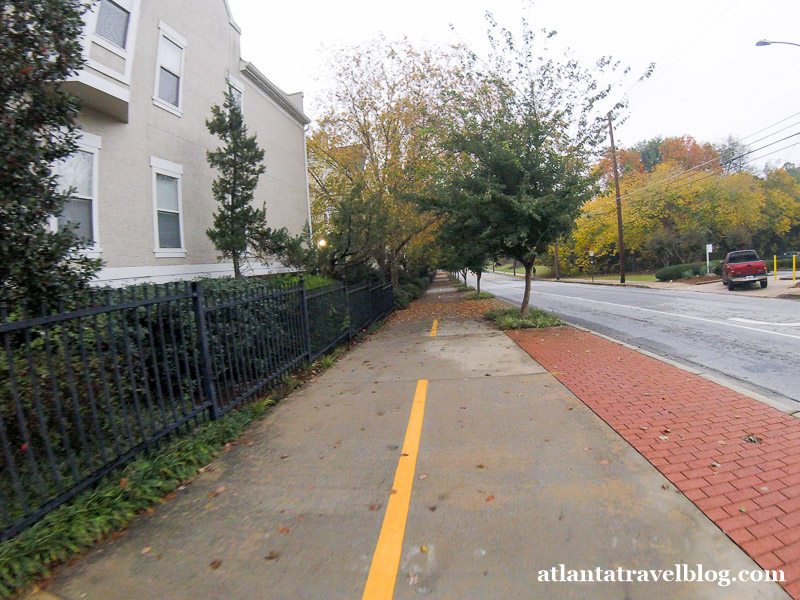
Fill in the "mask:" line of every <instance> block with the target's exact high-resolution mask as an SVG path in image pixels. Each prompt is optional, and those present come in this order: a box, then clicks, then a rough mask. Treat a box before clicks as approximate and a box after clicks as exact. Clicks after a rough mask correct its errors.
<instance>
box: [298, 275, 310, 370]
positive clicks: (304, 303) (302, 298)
mask: <svg viewBox="0 0 800 600" xmlns="http://www.w3.org/2000/svg"><path fill="white" fill-rule="evenodd" d="M300 305H301V308H302V309H303V314H302V317H303V318H302V321H303V335H304V336H305V344H306V354H308V362H311V357H312V356H313V354H312V353H311V327H310V324H309V323H310V319H309V318H308V298H307V297H306V280H305V278H304V277H303V274H302V273H300Z"/></svg>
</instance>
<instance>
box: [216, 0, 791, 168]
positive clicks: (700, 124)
mask: <svg viewBox="0 0 800 600" xmlns="http://www.w3.org/2000/svg"><path fill="white" fill-rule="evenodd" d="M229 2H230V5H231V9H232V10H233V13H234V17H235V19H236V21H237V23H238V24H239V25H240V26H241V27H242V56H243V58H244V59H245V60H249V61H251V62H253V63H255V64H256V65H257V66H258V68H259V69H260V70H261V71H262V72H263V73H264V74H265V75H266V76H267V77H268V78H269V79H271V80H272V81H273V82H274V83H275V84H277V85H278V86H279V87H281V88H282V89H284V90H285V91H287V92H289V93H292V92H297V91H303V92H305V99H306V109H307V110H306V112H307V113H308V114H309V116H310V117H312V118H314V117H315V116H316V114H315V112H316V111H315V109H314V106H315V99H316V98H317V97H318V95H319V92H320V90H321V89H323V88H324V86H325V61H326V54H325V50H324V48H325V47H328V48H330V47H336V46H337V45H342V44H346V45H349V44H354V43H358V42H362V41H368V40H370V39H372V38H374V37H375V36H377V35H378V34H379V33H383V34H385V35H386V37H387V38H389V39H400V38H402V37H403V36H407V37H408V38H409V39H410V40H412V41H414V42H419V43H425V44H452V43H457V42H461V43H466V44H468V45H469V46H470V47H472V48H473V49H474V50H476V51H478V53H479V54H484V55H485V50H486V21H485V18H484V14H485V12H486V10H487V9H489V10H491V11H492V12H493V13H494V15H495V16H496V17H497V19H498V20H499V21H500V22H501V24H503V25H505V26H508V27H509V28H514V27H516V26H517V24H518V23H519V21H520V17H521V16H523V15H524V16H529V19H530V22H531V23H532V25H533V27H534V28H535V29H541V28H548V29H555V30H556V31H558V38H557V39H558V40H560V42H559V43H560V44H562V45H563V46H564V47H566V46H568V47H569V48H571V49H572V51H573V52H574V54H575V56H576V57H578V58H580V59H581V60H582V61H583V62H584V64H587V65H588V64H589V63H590V62H593V61H594V59H596V58H598V57H599V56H601V55H604V54H610V55H613V56H614V57H615V58H618V59H621V60H622V61H623V63H624V64H628V65H630V66H631V67H632V68H633V71H634V72H637V73H638V72H641V71H643V70H644V69H645V67H646V65H647V64H648V63H649V62H655V63H656V71H655V73H654V74H653V76H652V77H651V78H650V79H649V80H647V81H646V82H645V83H643V84H638V85H634V84H635V79H634V78H631V79H630V81H629V83H628V84H627V85H625V86H623V88H622V89H621V90H620V92H619V93H620V94H621V93H623V92H625V91H626V90H627V91H628V96H629V97H630V100H631V103H630V112H629V116H628V120H627V122H625V123H623V124H622V125H621V126H619V128H618V131H616V132H615V135H616V138H617V144H618V145H619V146H627V145H633V144H635V143H636V142H638V141H640V140H644V139H648V138H651V137H654V136H657V135H660V136H664V137H666V136H679V135H691V136H694V137H695V138H696V139H697V140H698V141H710V142H714V143H719V142H722V141H724V140H725V138H727V137H728V136H729V135H734V136H737V137H739V138H743V141H744V143H746V144H749V145H750V147H751V149H755V148H759V147H761V146H764V145H766V144H770V143H772V142H775V141H776V140H778V139H780V138H782V137H785V136H787V135H791V134H792V133H796V132H800V114H797V115H796V116H795V117H794V118H790V119H788V120H785V121H783V122H781V123H779V124H776V123H778V122H779V121H782V120H783V119H785V118H786V117H790V116H792V115H795V114H796V113H800V47H798V46H790V45H772V46H766V47H756V45H755V43H756V41H758V40H759V39H762V38H766V39H770V40H780V41H788V42H796V43H800V0H668V1H662V2H654V1H653V0H608V1H606V2H599V1H597V0H538V1H536V2H534V3H533V6H532V8H531V9H530V11H529V10H528V8H526V6H527V5H526V4H525V3H524V2H523V1H522V0H494V1H492V2H491V3H490V2H486V1H477V0H404V1H402V2H392V3H382V2H374V1H368V0H338V1H337V2H332V1H331V0H326V1H324V2H321V1H318V0H307V1H305V2H263V1H262V0H229ZM528 13H529V14H528ZM450 24H452V25H453V27H454V28H455V33H454V32H453V31H451V27H450ZM631 85H633V87H632V88H631ZM629 88H630V89H629ZM795 123H797V125H794V124H795ZM774 124H776V125H774ZM773 125H774V127H772V128H770V129H767V130H766V131H762V132H760V133H757V132H759V131H760V130H762V129H764V128H767V127H770V126H773ZM791 125H794V126H793V127H789V126H791ZM786 127H788V128H787V129H785V130H784V131H780V132H779V131H778V130H779V129H782V128H786ZM769 134H774V135H773V136H772V137H768V138H767V139H764V140H762V141H758V140H759V138H762V137H764V136H768V135H769ZM798 143H800V135H798V136H796V137H794V138H790V139H788V140H786V141H784V142H778V143H775V144H774V145H771V146H768V147H766V148H764V149H763V150H761V151H759V152H755V153H754V154H753V155H751V156H752V157H754V158H755V157H762V156H763V157H764V158H763V159H761V160H758V161H757V163H758V164H759V165H763V163H764V161H765V160H769V161H773V162H775V163H777V164H783V162H786V161H792V162H795V163H800V145H797V146H795V147H793V148H788V149H786V150H781V151H780V152H778V153H775V154H771V155H769V156H765V155H766V154H767V153H771V152H774V151H776V150H780V149H781V148H784V147H786V146H788V145H790V144H798Z"/></svg>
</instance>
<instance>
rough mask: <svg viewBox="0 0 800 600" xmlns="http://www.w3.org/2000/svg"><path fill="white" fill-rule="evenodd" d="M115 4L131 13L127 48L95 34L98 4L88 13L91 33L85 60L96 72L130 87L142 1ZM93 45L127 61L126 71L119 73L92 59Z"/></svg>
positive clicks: (87, 20) (126, 38) (116, 0)
mask: <svg viewBox="0 0 800 600" xmlns="http://www.w3.org/2000/svg"><path fill="white" fill-rule="evenodd" d="M114 2H116V3H117V4H119V5H120V6H121V7H122V8H124V9H125V10H127V11H128V13H130V18H129V19H128V32H127V34H126V37H125V41H126V46H127V48H120V47H119V46H117V45H116V44H115V43H113V42H110V41H108V40H107V39H105V38H104V37H100V36H99V35H97V34H96V33H95V31H96V30H97V16H98V14H99V12H100V4H99V3H98V4H96V5H94V6H93V7H92V9H91V10H90V11H89V12H88V13H87V17H86V31H88V32H89V36H88V39H87V43H86V47H85V48H84V59H85V60H86V64H87V66H89V67H91V68H92V69H94V70H95V71H98V72H100V73H102V74H103V75H107V76H108V77H111V78H112V79H116V80H117V81H119V82H121V83H124V84H126V85H130V84H131V73H132V71H133V56H134V52H133V51H132V49H133V48H134V47H135V46H136V32H137V29H138V25H139V6H140V2H141V0H114ZM93 43H94V44H97V45H98V46H100V47H101V48H105V49H106V50H108V51H109V52H111V53H113V54H115V55H117V56H119V57H120V58H122V59H123V60H124V61H125V71H124V72H123V73H120V72H119V71H115V70H114V69H111V68H109V67H107V66H106V65H104V64H101V63H99V62H97V61H96V60H93V59H92V58H90V56H89V54H90V51H91V45H92V44H93Z"/></svg>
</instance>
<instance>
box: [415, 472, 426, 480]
mask: <svg viewBox="0 0 800 600" xmlns="http://www.w3.org/2000/svg"><path fill="white" fill-rule="evenodd" d="M427 478H428V476H427V475H425V473H422V474H420V476H419V477H417V479H427Z"/></svg>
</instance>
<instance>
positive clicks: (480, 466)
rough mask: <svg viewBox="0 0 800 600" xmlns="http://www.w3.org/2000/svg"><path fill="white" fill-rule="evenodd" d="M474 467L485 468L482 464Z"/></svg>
mask: <svg viewBox="0 0 800 600" xmlns="http://www.w3.org/2000/svg"><path fill="white" fill-rule="evenodd" d="M475 468H476V469H485V468H486V467H484V466H483V465H478V466H477V467H475Z"/></svg>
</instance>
